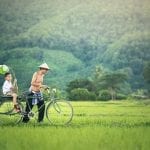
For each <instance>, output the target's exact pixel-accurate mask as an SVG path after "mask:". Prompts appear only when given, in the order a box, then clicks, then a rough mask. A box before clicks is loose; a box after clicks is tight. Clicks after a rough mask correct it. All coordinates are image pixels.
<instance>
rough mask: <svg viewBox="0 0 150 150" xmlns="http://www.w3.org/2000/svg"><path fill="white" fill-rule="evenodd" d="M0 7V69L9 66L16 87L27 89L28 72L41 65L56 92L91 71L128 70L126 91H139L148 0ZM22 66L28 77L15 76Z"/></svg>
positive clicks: (148, 43) (48, 0)
mask: <svg viewBox="0 0 150 150" xmlns="http://www.w3.org/2000/svg"><path fill="white" fill-rule="evenodd" d="M0 4H1V5H0V63H1V64H9V65H10V64H11V66H12V67H13V68H14V70H15V71H16V73H17V76H18V77H19V79H18V81H19V82H20V85H21V87H23V88H27V87H28V84H27V83H26V82H25V81H24V79H25V78H27V79H26V80H30V78H31V71H30V70H32V69H33V68H34V67H35V66H37V65H39V64H40V63H41V62H43V60H45V61H47V62H48V63H49V64H50V65H51V66H52V67H53V68H54V70H53V73H52V76H51V77H49V78H48V79H47V80H46V81H49V83H48V84H52V85H57V86H58V85H59V86H60V87H61V88H65V85H66V84H67V83H69V81H71V80H74V79H75V78H81V77H88V76H89V75H90V74H91V72H92V69H93V67H94V66H97V65H101V66H103V68H105V69H107V70H113V71H116V70H120V69H124V68H128V70H129V72H130V76H129V79H128V82H129V83H130V84H131V87H132V89H133V90H135V89H139V88H143V87H145V82H143V81H144V77H143V68H144V64H145V63H146V62H147V61H149V59H150V55H149V49H150V38H149V37H150V36H149V35H150V31H149V24H150V22H149V20H150V19H149V17H150V14H149V11H148V10H149V6H150V5H149V0H142V1H141V0H136V1H133V0H126V1H124V0H112V1H110V0H107V1H103V0H99V1H97V0H92V1H91V0H84V1H83V0H76V1H74V0H67V1H65V0H63V1H62V0H55V1H53V0H38V1H37V0H32V1H30V0H26V1H24V0H20V1H18V0H13V1H11V0H0ZM39 12H40V13H39ZM36 48H37V49H38V50H36ZM14 49H15V50H16V49H17V50H16V52H14ZM24 49H26V51H24ZM31 51H32V54H31V53H30V52H31ZM12 52H13V53H12ZM27 54H31V55H27ZM31 56H32V57H31ZM58 57H59V58H58ZM16 59H18V63H17V61H16ZM21 59H22V60H23V61H25V60H26V61H25V63H23V62H21ZM27 60H28V61H30V65H29V63H28V62H27ZM55 60H56V63H55V62H54V61H55ZM26 62H27V63H26ZM76 62H77V63H76ZM16 64H17V65H16ZM63 65H64V67H63ZM24 66H26V67H27V68H28V70H29V73H27V74H24V73H19V69H18V68H24ZM27 68H26V69H27ZM31 68H32V69H31ZM26 69H25V72H27V70H26ZM21 70H23V69H21ZM62 70H63V71H62Z"/></svg>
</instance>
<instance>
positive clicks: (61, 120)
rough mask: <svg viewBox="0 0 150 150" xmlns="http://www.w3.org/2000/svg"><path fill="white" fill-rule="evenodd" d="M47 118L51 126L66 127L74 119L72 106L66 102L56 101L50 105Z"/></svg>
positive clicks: (47, 109)
mask: <svg viewBox="0 0 150 150" xmlns="http://www.w3.org/2000/svg"><path fill="white" fill-rule="evenodd" d="M46 117H47V119H48V121H49V122H50V123H51V124H54V125H66V124H68V123H70V122H71V120H72V118H73V108H72V105H71V104H70V103H69V102H68V101H66V100H56V101H53V102H51V103H50V104H48V106H47V108H46Z"/></svg>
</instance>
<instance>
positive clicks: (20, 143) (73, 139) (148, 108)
mask: <svg viewBox="0 0 150 150" xmlns="http://www.w3.org/2000/svg"><path fill="white" fill-rule="evenodd" d="M72 105H73V106H74V119H73V121H72V123H71V124H70V125H68V126H53V125H50V124H49V123H48V121H47V120H46V119H45V120H44V123H43V124H34V123H33V122H31V123H28V124H23V123H21V124H19V125H17V126H12V125H11V124H9V125H7V126H1V127H0V150H30V149H32V150H49V149H51V150H85V149H86V150H149V148H150V140H149V139H150V105H147V104H145V103H144V102H143V103H141V102H140V103H139V102H133V101H122V102H117V101H115V102H72Z"/></svg>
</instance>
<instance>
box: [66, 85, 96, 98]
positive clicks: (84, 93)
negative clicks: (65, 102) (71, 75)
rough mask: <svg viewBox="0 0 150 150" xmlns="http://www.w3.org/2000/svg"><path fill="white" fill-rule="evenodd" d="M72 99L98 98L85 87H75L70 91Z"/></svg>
mask: <svg viewBox="0 0 150 150" xmlns="http://www.w3.org/2000/svg"><path fill="white" fill-rule="evenodd" d="M69 99H70V100H75V101H76V100H96V95H95V94H94V93H93V92H89V91H88V90H87V89H85V88H74V89H73V90H71V92H70V93H69Z"/></svg>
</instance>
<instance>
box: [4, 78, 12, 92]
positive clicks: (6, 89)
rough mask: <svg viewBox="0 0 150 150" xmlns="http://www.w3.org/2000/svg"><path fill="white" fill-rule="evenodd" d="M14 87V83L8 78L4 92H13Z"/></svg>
mask: <svg viewBox="0 0 150 150" xmlns="http://www.w3.org/2000/svg"><path fill="white" fill-rule="evenodd" d="M12 87H13V85H12V83H11V82H9V81H7V80H6V81H5V82H4V84H3V87H2V90H3V94H7V93H8V92H11V91H12V90H11V88H12Z"/></svg>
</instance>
